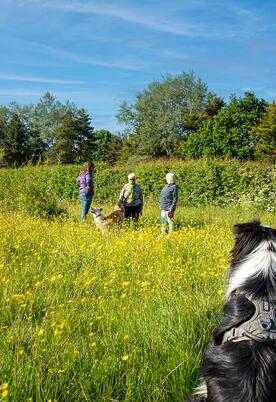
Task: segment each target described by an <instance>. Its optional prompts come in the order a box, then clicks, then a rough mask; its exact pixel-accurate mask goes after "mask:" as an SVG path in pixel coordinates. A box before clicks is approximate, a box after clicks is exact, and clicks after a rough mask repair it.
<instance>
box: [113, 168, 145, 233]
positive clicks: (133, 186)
mask: <svg viewBox="0 0 276 402" xmlns="http://www.w3.org/2000/svg"><path fill="white" fill-rule="evenodd" d="M119 202H122V203H123V205H124V207H125V219H128V220H130V219H132V220H133V221H134V223H135V225H137V223H138V220H139V216H140V215H141V213H142V210H143V202H144V199H143V193H142V190H141V187H140V186H139V184H137V183H136V175H135V173H130V174H129V175H128V183H127V184H125V185H124V186H123V188H122V190H121V193H120V197H119Z"/></svg>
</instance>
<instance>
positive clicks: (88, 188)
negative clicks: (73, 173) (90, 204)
mask: <svg viewBox="0 0 276 402" xmlns="http://www.w3.org/2000/svg"><path fill="white" fill-rule="evenodd" d="M77 183H78V185H79V187H80V194H86V195H94V183H93V177H92V175H91V173H89V172H82V173H81V174H80V175H79V177H78V178H77Z"/></svg>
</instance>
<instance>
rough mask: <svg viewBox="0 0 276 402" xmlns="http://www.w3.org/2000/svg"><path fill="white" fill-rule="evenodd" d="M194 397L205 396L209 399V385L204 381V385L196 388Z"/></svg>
mask: <svg viewBox="0 0 276 402" xmlns="http://www.w3.org/2000/svg"><path fill="white" fill-rule="evenodd" d="M194 395H196V396H200V395H201V396H205V397H207V385H206V382H205V381H204V380H203V381H202V383H201V384H200V385H199V386H198V387H196V389H195V391H194Z"/></svg>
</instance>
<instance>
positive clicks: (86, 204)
mask: <svg viewBox="0 0 276 402" xmlns="http://www.w3.org/2000/svg"><path fill="white" fill-rule="evenodd" d="M80 200H81V205H82V211H81V217H80V223H82V222H83V221H84V219H85V217H86V215H87V214H88V211H89V208H90V206H91V203H92V194H84V193H81V194H80Z"/></svg>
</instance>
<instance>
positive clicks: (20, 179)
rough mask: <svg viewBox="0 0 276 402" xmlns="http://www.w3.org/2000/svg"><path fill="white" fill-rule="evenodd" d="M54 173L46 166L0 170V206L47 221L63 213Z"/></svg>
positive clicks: (61, 198)
mask: <svg viewBox="0 0 276 402" xmlns="http://www.w3.org/2000/svg"><path fill="white" fill-rule="evenodd" d="M54 173H55V171H54V170H52V169H51V168H49V167H47V166H36V167H35V168H34V167H31V166H26V167H23V168H22V169H9V170H1V171H0V188H1V191H0V194H1V197H0V204H1V207H2V208H3V209H5V210H6V211H9V212H10V211H21V212H23V213H25V214H28V215H31V216H40V217H44V218H51V217H53V216H57V215H61V214H66V209H65V207H64V206H63V196H61V195H60V194H59V193H58V191H57V188H56V186H55V183H56V175H55V174H54Z"/></svg>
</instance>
